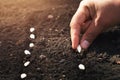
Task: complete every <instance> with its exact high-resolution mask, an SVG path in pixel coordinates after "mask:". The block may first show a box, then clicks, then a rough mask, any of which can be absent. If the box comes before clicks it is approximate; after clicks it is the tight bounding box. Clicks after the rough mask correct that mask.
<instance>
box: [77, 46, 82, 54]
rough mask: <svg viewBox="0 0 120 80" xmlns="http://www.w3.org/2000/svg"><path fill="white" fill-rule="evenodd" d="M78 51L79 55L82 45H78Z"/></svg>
mask: <svg viewBox="0 0 120 80" xmlns="http://www.w3.org/2000/svg"><path fill="white" fill-rule="evenodd" d="M77 51H78V52H79V53H80V52H81V46H80V45H78V47H77Z"/></svg>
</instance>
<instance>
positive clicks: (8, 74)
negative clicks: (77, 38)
mask: <svg viewBox="0 0 120 80" xmlns="http://www.w3.org/2000/svg"><path fill="white" fill-rule="evenodd" d="M79 3H80V1H79V0H29V1H27V0H0V80H21V78H20V75H21V73H26V74H27V77H26V78H25V79H24V80H119V79H120V28H119V27H115V28H113V29H111V30H109V31H106V32H104V33H102V34H101V35H100V36H98V37H97V39H96V40H95V41H94V43H93V44H92V45H91V46H90V48H89V49H88V50H87V51H84V52H83V53H82V55H81V54H80V53H77V52H76V51H75V50H73V49H72V48H71V41H70V34H69V33H70V27H69V23H70V20H71V18H72V16H73V14H74V13H75V11H76V10H77V7H78V5H79ZM48 16H49V17H50V16H51V18H48ZM30 27H35V29H36V30H35V32H34V34H35V35H36V39H35V40H31V39H30V38H29V35H30V32H29V29H30ZM30 42H34V43H35V47H34V48H29V43H30ZM25 49H27V50H30V51H31V53H32V54H31V55H28V56H26V55H25V54H24V50H25ZM28 60H30V61H31V64H30V65H29V66H28V67H24V65H23V64H24V62H25V61H28ZM81 63H82V64H84V65H85V66H86V69H85V70H80V69H79V68H78V65H79V64H81Z"/></svg>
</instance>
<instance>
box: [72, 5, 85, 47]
mask: <svg viewBox="0 0 120 80" xmlns="http://www.w3.org/2000/svg"><path fill="white" fill-rule="evenodd" d="M86 10H87V9H86V6H84V5H80V6H79V8H78V10H77V11H76V13H75V15H74V16H73V18H72V20H71V22H70V27H71V31H70V34H71V41H72V48H73V49H76V48H77V46H78V44H79V42H80V33H81V25H82V24H83V23H84V21H85V20H86V12H87V11H86Z"/></svg>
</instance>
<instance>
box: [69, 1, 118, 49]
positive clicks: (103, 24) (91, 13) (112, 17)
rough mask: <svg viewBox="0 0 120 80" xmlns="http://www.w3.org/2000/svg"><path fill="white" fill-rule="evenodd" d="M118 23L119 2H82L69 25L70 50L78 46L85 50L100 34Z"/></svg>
mask: <svg viewBox="0 0 120 80" xmlns="http://www.w3.org/2000/svg"><path fill="white" fill-rule="evenodd" d="M119 23H120V0H83V1H82V2H81V3H80V6H79V8H78V10H77V11H76V13H75V14H74V16H73V18H72V20H71V23H70V27H71V41H72V48H73V49H76V48H77V46H78V45H79V44H80V45H81V47H82V48H84V49H87V48H88V47H89V46H90V45H91V44H92V42H93V41H94V39H95V38H96V37H97V36H98V35H99V34H100V33H102V32H103V31H104V30H106V29H108V28H110V27H112V26H114V25H116V24H119ZM81 34H82V37H80V35H81Z"/></svg>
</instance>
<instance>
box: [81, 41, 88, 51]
mask: <svg viewBox="0 0 120 80" xmlns="http://www.w3.org/2000/svg"><path fill="white" fill-rule="evenodd" d="M89 45H90V43H89V42H88V41H87V40H84V41H83V42H82V43H81V47H82V48H83V49H87V48H88V47H89Z"/></svg>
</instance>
